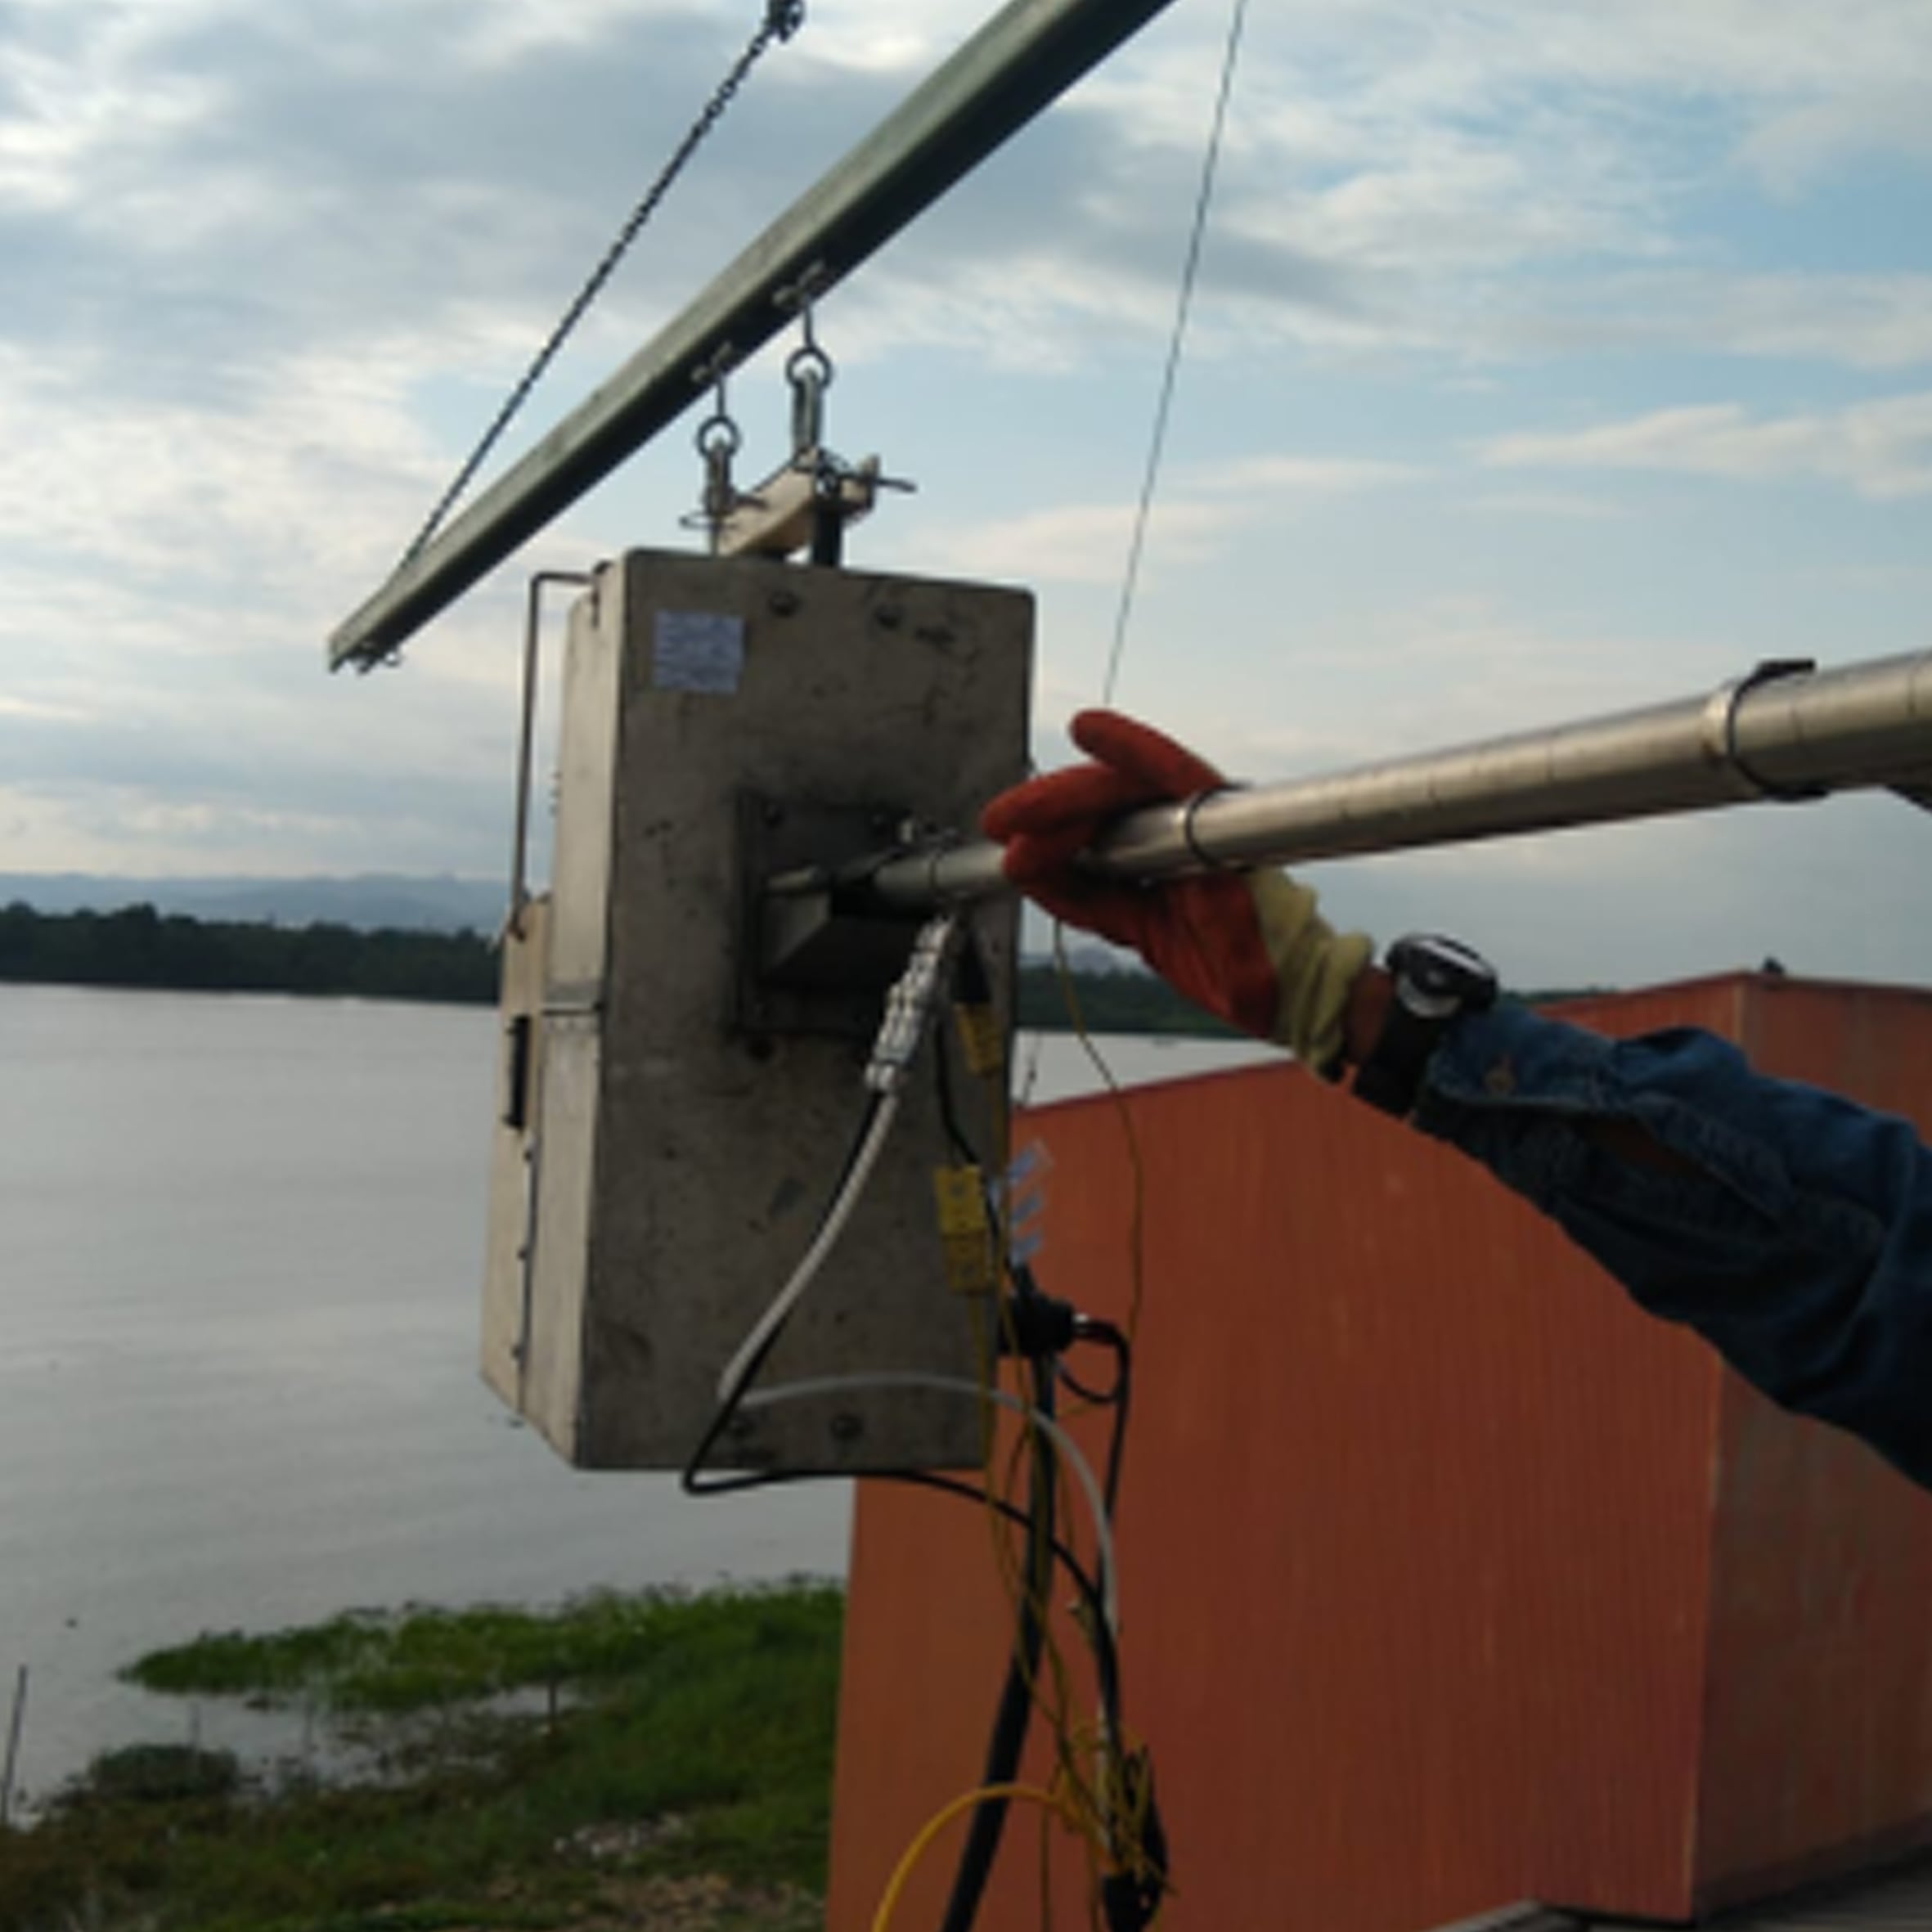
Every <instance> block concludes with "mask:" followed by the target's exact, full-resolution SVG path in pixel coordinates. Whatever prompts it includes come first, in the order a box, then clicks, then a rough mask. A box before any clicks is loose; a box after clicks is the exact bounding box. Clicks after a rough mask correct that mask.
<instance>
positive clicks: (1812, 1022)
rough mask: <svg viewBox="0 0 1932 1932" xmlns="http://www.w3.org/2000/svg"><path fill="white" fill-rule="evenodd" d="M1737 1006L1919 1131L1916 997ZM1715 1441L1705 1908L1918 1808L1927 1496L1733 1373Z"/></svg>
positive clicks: (1766, 1041) (1837, 994)
mask: <svg viewBox="0 0 1932 1932" xmlns="http://www.w3.org/2000/svg"><path fill="white" fill-rule="evenodd" d="M1744 1011H1745V1026H1744V1041H1745V1044H1746V1048H1747V1050H1748V1051H1749V1052H1750V1055H1751V1058H1752V1059H1753V1060H1754V1062H1755V1063H1757V1064H1758V1065H1759V1066H1761V1067H1764V1069H1765V1070H1766V1071H1767V1072H1776V1073H1779V1074H1782V1075H1784V1076H1787V1077H1789V1078H1791V1079H1796V1080H1805V1081H1811V1082H1813V1084H1815V1085H1821V1086H1825V1087H1829V1088H1831V1089H1833V1090H1835V1091H1837V1092H1840V1093H1842V1094H1846V1095H1848V1096H1849V1097H1851V1098H1853V1099H1858V1100H1861V1101H1863V1102H1864V1103H1867V1105H1870V1106H1874V1107H1878V1108H1883V1109H1884V1110H1885V1111H1886V1112H1894V1113H1898V1114H1902V1115H1904V1116H1906V1117H1908V1118H1910V1119H1912V1120H1913V1121H1916V1123H1917V1125H1918V1126H1919V1129H1920V1130H1921V1133H1932V997H1929V996H1928V995H1924V994H1921V993H1908V992H1901V991H1895V990H1892V989H1887V988H1876V987H1869V986H1819V985H1813V984H1805V983H1800V982H1794V981H1790V980H1783V979H1776V978H1769V979H1757V980H1755V981H1753V982H1750V987H1749V990H1748V992H1747V995H1746V1006H1745V1009H1744ZM1927 1400H1929V1401H1932V1391H1927ZM1720 1440H1721V1444H1722V1455H1721V1458H1720V1463H1719V1469H1720V1480H1719V1494H1718V1512H1717V1519H1716V1534H1715V1539H1714V1567H1713V1574H1712V1582H1711V1639H1710V1686H1709V1690H1708V1693H1707V1701H1706V1708H1707V1712H1708V1716H1707V1720H1706V1723H1707V1733H1708V1734H1707V1740H1706V1744H1705V1760H1704V1767H1703V1796H1702V1801H1701V1806H1700V1816H1699V1846H1698V1858H1697V1864H1698V1890H1699V1893H1700V1895H1701V1897H1702V1898H1705V1899H1707V1900H1709V1901H1710V1902H1711V1903H1723V1902H1725V1901H1728V1900H1730V1899H1732V1898H1740V1897H1747V1898H1748V1897H1751V1896H1754V1895H1757V1894H1761V1893H1762V1892H1763V1890H1764V1889H1765V1888H1766V1887H1767V1886H1768V1885H1777V1884H1779V1883H1781V1882H1786V1881H1788V1880H1791V1879H1793V1878H1799V1877H1810V1876H1817V1875H1818V1874H1819V1873H1821V1872H1823V1871H1830V1870H1831V1869H1833V1868H1835V1867H1840V1866H1842V1865H1843V1864H1844V1862H1846V1861H1847V1860H1848V1859H1856V1858H1860V1857H1862V1856H1867V1855H1877V1854H1883V1853H1886V1852H1888V1851H1891V1850H1895V1849H1898V1848H1899V1847H1900V1846H1902V1845H1903V1844H1907V1843H1909V1842H1912V1841H1914V1840H1918V1839H1921V1838H1923V1837H1924V1836H1925V1821H1926V1820H1927V1819H1928V1817H1932V1496H1928V1495H1926V1494H1924V1493H1923V1492H1922V1491H1921V1490H1919V1489H1915V1488H1914V1487H1913V1486H1912V1485H1911V1484H1909V1483H1907V1481H1906V1480H1904V1479H1903V1477H1901V1476H1898V1475H1896V1474H1894V1472H1893V1471H1890V1470H1889V1469H1888V1468H1886V1467H1885V1465H1884V1464H1883V1463H1882V1462H1880V1461H1879V1460H1878V1458H1876V1457H1875V1456H1873V1455H1872V1454H1871V1453H1870V1452H1868V1451H1867V1450H1866V1449H1862V1448H1861V1447H1860V1446H1859V1445H1857V1444H1856V1443H1853V1442H1851V1441H1849V1440H1847V1439H1846V1438H1845V1437H1844V1436H1839V1435H1836V1434H1835V1433H1833V1432H1832V1431H1829V1430H1825V1429H1819V1428H1815V1427H1809V1426H1808V1425H1806V1424H1804V1423H1802V1422H1796V1421H1795V1420H1794V1419H1793V1418H1790V1417H1789V1416H1787V1415H1785V1414H1783V1413H1781V1412H1780V1411H1779V1410H1777V1409H1775V1408H1774V1407H1773V1406H1772V1404H1770V1403H1768V1402H1767V1401H1765V1400H1764V1399H1763V1398H1762V1397H1761V1396H1759V1395H1757V1394H1756V1393H1755V1391H1752V1390H1751V1389H1750V1388H1749V1387H1748V1386H1746V1385H1745V1384H1744V1383H1742V1382H1738V1381H1737V1380H1736V1379H1735V1378H1732V1377H1728V1378H1727V1387H1726V1391H1725V1400H1724V1404H1723V1418H1722V1431H1721V1437H1720Z"/></svg>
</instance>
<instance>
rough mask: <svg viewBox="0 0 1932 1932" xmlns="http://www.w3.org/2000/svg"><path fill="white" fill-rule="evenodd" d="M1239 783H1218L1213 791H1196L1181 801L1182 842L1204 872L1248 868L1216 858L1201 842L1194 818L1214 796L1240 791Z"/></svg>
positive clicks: (1242, 870)
mask: <svg viewBox="0 0 1932 1932" xmlns="http://www.w3.org/2000/svg"><path fill="white" fill-rule="evenodd" d="M1240 789H1242V788H1241V787H1240V786H1239V785H1216V786H1215V788H1214V789H1212V790H1211V791H1206V792H1196V793H1194V794H1193V796H1192V797H1191V798H1185V799H1184V800H1183V801H1182V802H1181V807H1180V837H1181V843H1182V844H1184V846H1186V847H1187V848H1188V851H1190V852H1192V853H1193V856H1194V862H1195V863H1196V864H1197V865H1199V866H1200V868H1201V869H1202V871H1203V872H1244V871H1246V870H1247V867H1246V866H1244V865H1238V864H1236V863H1235V862H1234V861H1233V860H1228V859H1220V858H1216V857H1215V855H1214V854H1213V853H1212V852H1211V851H1208V850H1207V848H1206V847H1205V846H1203V845H1202V842H1201V840H1200V838H1199V837H1198V836H1197V833H1196V832H1195V830H1194V820H1195V816H1196V815H1197V813H1198V812H1199V811H1200V810H1201V807H1202V806H1204V805H1205V804H1206V803H1207V802H1208V801H1209V800H1210V799H1212V798H1226V797H1227V795H1228V794H1229V793H1230V792H1238V791H1239V790H1240Z"/></svg>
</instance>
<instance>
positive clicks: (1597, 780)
mask: <svg viewBox="0 0 1932 1932" xmlns="http://www.w3.org/2000/svg"><path fill="white" fill-rule="evenodd" d="M1928 771H1932V651H1929V652H1925V653H1923V654H1917V655H1912V656H1906V657H1898V658H1877V659H1875V660H1873V661H1871V662H1870V663H1863V664H1853V665H1848V666H1845V667H1843V668H1842V669H1839V670H1835V671H1821V672H1814V671H1813V670H1812V669H1811V668H1810V667H1809V666H1808V665H1805V664H1800V663H1791V662H1790V661H1782V662H1779V663H1773V664H1770V665H1764V666H1760V667H1759V668H1758V669H1757V670H1756V671H1754V672H1750V674H1749V675H1748V676H1745V677H1742V678H1739V679H1737V680H1736V681H1733V682H1732V683H1730V684H1727V685H1723V686H1721V687H1720V688H1719V690H1716V691H1714V692H1713V693H1711V694H1710V695H1709V696H1707V697H1702V698H1688V699H1683V700H1682V701H1680V702H1678V703H1674V704H1660V705H1656V706H1654V707H1651V708H1649V709H1647V710H1643V711H1633V712H1620V713H1617V714H1615V715H1614V716H1611V717H1600V718H1590V719H1585V720H1584V721H1581V722H1579V723H1576V724H1571V725H1563V726H1557V727H1556V728H1554V729H1553V730H1543V731H1527V732H1523V733H1521V734H1519V735H1516V736H1512V737H1508V738H1495V739H1488V740H1486V741H1485V742H1484V743H1481V744H1471V745H1465V746H1462V747H1460V748H1457V749H1455V750H1452V751H1443V752H1430V753H1422V754H1421V755H1420V756H1418V757H1409V758H1396V759H1391V760H1390V761H1389V762H1386V763H1384V764H1377V765H1368V766H1360V767H1359V768H1357V769H1356V770H1355V771H1341V772H1335V773H1332V774H1330V775H1328V776H1325V777H1320V778H1311V779H1301V780H1294V781H1292V782H1290V783H1288V784H1277V785H1263V786H1257V787H1256V788H1254V789H1240V788H1230V789H1228V790H1226V791H1223V792H1215V793H1208V794H1206V795H1204V796H1202V797H1201V798H1193V799H1188V800H1184V801H1182V802H1179V803H1177V804H1174V805H1164V806H1155V807H1153V808H1152V809H1150V810H1148V811H1138V812H1135V813H1134V814H1133V815H1131V816H1130V817H1128V818H1126V819H1124V820H1122V821H1121V824H1119V825H1118V826H1117V827H1116V828H1115V829H1113V830H1112V832H1110V833H1108V834H1107V836H1106V837H1105V838H1103V839H1102V840H1101V842H1099V845H1098V846H1097V847H1095V848H1094V851H1093V852H1092V853H1091V854H1090V855H1089V859H1090V863H1091V864H1092V865H1093V866H1094V869H1095V870H1096V871H1099V872H1101V873H1103V874H1111V875H1112V876H1116V877H1121V878H1159V877H1161V876H1164V875H1166V874H1177V873H1184V872H1190V871H1200V870H1202V869H1203V868H1204V867H1211V866H1214V865H1297V864H1306V863H1308V862H1310V861H1311V860H1318V859H1339V858H1346V857H1357V856H1364V855H1366V854H1368V853H1371V852H1392V851H1409V850H1413V849H1414V848H1416V847H1424V846H1431V845H1447V844H1453V843H1464V842H1472V841H1475V840H1478V839H1484V838H1503V837H1507V836H1509V835H1511V834H1513V833H1525V832H1549V831H1555V830H1558V829H1562V828H1564V827H1567V826H1574V825H1594V824H1611V823H1612V822H1615V821H1619V820H1629V819H1641V818H1652V817H1658V816H1661V815H1666V814H1670V813H1674V812H1687V811H1710V810H1713V809H1714V808H1716V807H1717V806H1725V805H1743V804H1750V803H1751V802H1754V801H1761V800H1765V799H1771V800H1777V801H1780V802H1793V801H1796V800H1802V799H1809V798H1821V797H1822V796H1824V795H1825V794H1826V793H1832V792H1844V791H1854V790H1859V789H1894V790H1900V791H1903V793H1905V794H1906V795H1907V796H1911V795H1912V793H1913V791H1914V789H1915V786H1916V785H1922V784H1924V782H1925V774H1926V773H1927V772H1928ZM860 877H863V878H865V880H866V881H867V882H868V883H869V890H870V892H872V894H873V895H874V897H875V899H876V900H877V901H878V902H880V903H882V904H883V905H889V906H892V907H893V908H895V909H896V910H901V911H919V910H928V909H930V908H932V907H934V906H937V905H947V904H957V903H959V902H962V901H968V900H973V899H981V898H988V897H991V896H993V895H995V894H996V893H999V892H1004V891H1005V890H1007V889H1008V888H1007V886H1006V882H1005V879H1004V876H1003V875H1002V874H1001V872H1000V848H999V847H997V846H995V845H992V844H990V843H987V842H983V841H982V842H977V843H973V844H970V845H959V846H955V847H951V848H950V849H936V850H934V851H929V852H922V853H919V854H917V855H913V856H898V857H892V856H887V855H874V856H873V857H871V858H870V859H868V860H864V861H862V862H861V863H860V865H858V866H856V867H854V868H852V869H851V874H849V878H850V879H851V881H854V882H856V880H857V879H858V878H860ZM825 883H826V880H825V877H824V872H823V871H822V870H821V871H820V872H819V873H818V874H816V875H815V874H813V873H811V872H810V871H806V872H798V873H793V874H789V875H785V876H782V877H778V878H773V879H772V880H771V881H770V882H769V884H768V887H767V889H768V890H769V891H771V892H776V893H787V892H809V891H813V890H822V889H823V887H824V884H825ZM842 883H844V882H843V881H842Z"/></svg>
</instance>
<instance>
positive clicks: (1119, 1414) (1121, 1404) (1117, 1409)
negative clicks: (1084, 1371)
mask: <svg viewBox="0 0 1932 1932" xmlns="http://www.w3.org/2000/svg"><path fill="white" fill-rule="evenodd" d="M1080 1336H1081V1340H1082V1341H1097V1342H1099V1344H1100V1345H1101V1346H1103V1347H1104V1348H1108V1349H1111V1350H1112V1351H1113V1363H1114V1368H1113V1386H1112V1388H1111V1389H1109V1390H1108V1391H1107V1393H1106V1395H1104V1396H1094V1395H1089V1394H1088V1393H1087V1391H1085V1389H1083V1388H1082V1387H1081V1386H1080V1385H1079V1384H1078V1383H1076V1382H1074V1381H1073V1380H1072V1377H1070V1376H1068V1374H1067V1371H1066V1369H1065V1368H1064V1367H1063V1368H1061V1370H1060V1379H1061V1380H1062V1381H1063V1382H1065V1383H1066V1384H1067V1387H1069V1388H1070V1389H1072V1391H1073V1392H1074V1393H1075V1394H1076V1395H1079V1396H1081V1398H1082V1399H1083V1400H1086V1401H1089V1402H1097V1403H1099V1405H1100V1406H1101V1407H1102V1408H1105V1409H1112V1411H1113V1429H1112V1434H1111V1435H1110V1436H1109V1437H1108V1445H1107V1470H1106V1473H1105V1475H1104V1476H1103V1477H1102V1479H1101V1493H1102V1494H1103V1495H1104V1496H1105V1497H1106V1498H1107V1516H1108V1521H1110V1522H1111V1521H1112V1520H1113V1514H1114V1509H1115V1506H1116V1504H1117V1503H1118V1502H1119V1500H1120V1494H1121V1464H1122V1462H1124V1461H1125V1459H1126V1452H1127V1418H1128V1414H1129V1413H1130V1408H1131V1405H1132V1401H1133V1395H1134V1346H1133V1344H1132V1343H1131V1342H1130V1341H1128V1339H1127V1337H1126V1336H1125V1335H1124V1334H1123V1333H1122V1332H1121V1331H1120V1330H1119V1329H1118V1328H1116V1327H1115V1326H1114V1325H1113V1323H1112V1322H1100V1321H1093V1320H1090V1319H1084V1318H1083V1319H1082V1320H1081V1324H1080Z"/></svg>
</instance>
